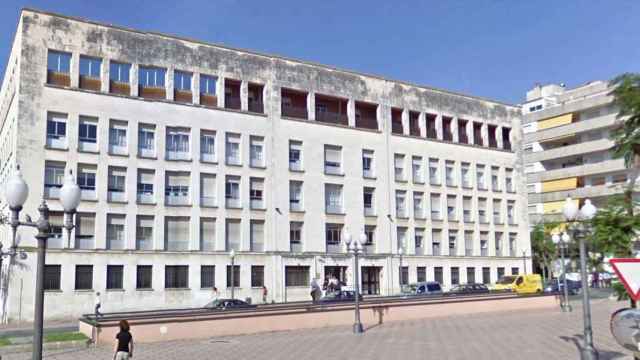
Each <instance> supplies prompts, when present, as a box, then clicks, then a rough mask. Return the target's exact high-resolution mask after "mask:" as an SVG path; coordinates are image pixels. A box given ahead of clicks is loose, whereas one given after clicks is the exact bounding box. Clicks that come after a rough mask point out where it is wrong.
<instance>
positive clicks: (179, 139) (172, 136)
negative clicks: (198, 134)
mask: <svg viewBox="0 0 640 360" xmlns="http://www.w3.org/2000/svg"><path fill="white" fill-rule="evenodd" d="M189 133H190V130H189V129H185V128H167V135H166V149H167V160H190V159H191V145H190V140H189V137H190V136H189V135H190V134H189Z"/></svg>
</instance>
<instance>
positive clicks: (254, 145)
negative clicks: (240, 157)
mask: <svg viewBox="0 0 640 360" xmlns="http://www.w3.org/2000/svg"><path fill="white" fill-rule="evenodd" d="M249 146H250V149H249V154H250V160H249V164H250V165H251V166H252V167H259V168H263V167H265V161H264V138H263V137H261V136H252V137H251V138H250V139H249Z"/></svg>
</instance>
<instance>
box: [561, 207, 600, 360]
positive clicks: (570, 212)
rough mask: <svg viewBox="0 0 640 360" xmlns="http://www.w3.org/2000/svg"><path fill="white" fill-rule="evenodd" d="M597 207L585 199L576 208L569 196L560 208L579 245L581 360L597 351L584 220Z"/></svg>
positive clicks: (594, 359) (593, 359)
mask: <svg viewBox="0 0 640 360" xmlns="http://www.w3.org/2000/svg"><path fill="white" fill-rule="evenodd" d="M597 211H598V209H596V207H595V206H593V204H591V200H588V199H587V200H585V203H584V205H583V206H582V208H581V209H580V210H578V205H576V203H575V202H574V201H573V200H572V199H571V198H570V197H569V198H567V200H566V201H565V204H564V206H563V208H562V214H563V215H564V218H565V220H566V221H567V223H569V224H573V236H574V237H575V238H576V239H577V240H578V241H579V245H580V277H581V278H582V317H583V323H584V345H583V347H582V351H581V353H580V356H581V359H582V360H597V359H598V351H597V350H596V349H595V348H594V347H593V330H592V327H591V305H590V299H589V282H588V275H587V247H586V244H585V237H586V233H587V230H588V229H587V226H588V225H587V224H586V222H587V221H589V220H591V219H593V217H594V216H595V214H596V212H597Z"/></svg>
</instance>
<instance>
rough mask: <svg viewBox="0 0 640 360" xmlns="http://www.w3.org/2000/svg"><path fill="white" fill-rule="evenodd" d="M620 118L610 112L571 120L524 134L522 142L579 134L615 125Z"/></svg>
mask: <svg viewBox="0 0 640 360" xmlns="http://www.w3.org/2000/svg"><path fill="white" fill-rule="evenodd" d="M619 121H620V120H618V119H617V114H615V113H612V114H609V115H605V116H598V117H596V118H593V119H588V120H580V121H576V122H571V123H569V124H566V125H562V126H557V127H552V128H547V129H543V130H538V131H536V132H533V133H528V134H525V135H524V142H525V143H531V142H545V141H549V140H552V139H556V138H560V137H565V136H570V135H574V134H579V133H583V132H587V131H593V130H599V129H606V128H610V127H613V126H615V125H616V123H618V122H619Z"/></svg>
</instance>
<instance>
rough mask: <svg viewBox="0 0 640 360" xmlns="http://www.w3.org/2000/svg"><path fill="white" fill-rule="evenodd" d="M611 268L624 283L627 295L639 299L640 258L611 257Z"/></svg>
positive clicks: (635, 299)
mask: <svg viewBox="0 0 640 360" xmlns="http://www.w3.org/2000/svg"><path fill="white" fill-rule="evenodd" d="M609 263H611V266H613V270H614V271H615V272H616V274H618V277H619V278H620V281H622V284H624V287H625V289H627V293H628V294H629V297H631V299H633V300H634V301H639V300H640V259H611V260H609Z"/></svg>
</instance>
